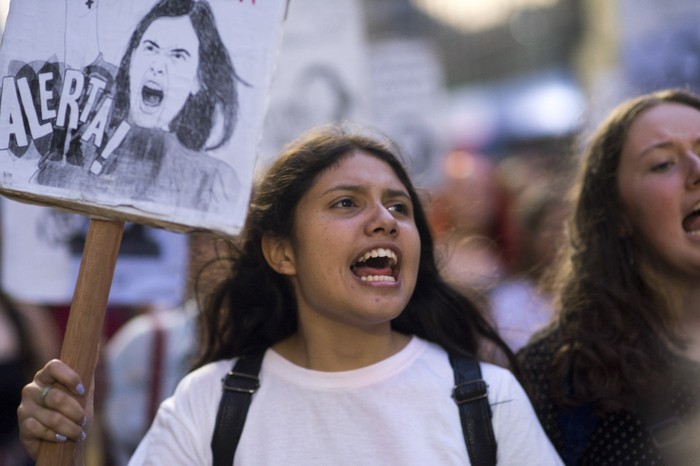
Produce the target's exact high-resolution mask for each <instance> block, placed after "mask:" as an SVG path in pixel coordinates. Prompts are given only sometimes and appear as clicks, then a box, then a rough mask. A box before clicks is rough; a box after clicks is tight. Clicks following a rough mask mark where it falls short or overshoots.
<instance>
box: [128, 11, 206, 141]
mask: <svg viewBox="0 0 700 466" xmlns="http://www.w3.org/2000/svg"><path fill="white" fill-rule="evenodd" d="M198 66H199V40H198V38H197V34H196V32H195V30H194V27H193V26H192V22H191V21H190V19H189V18H188V17H187V16H180V17H174V18H160V19H157V20H155V21H154V22H152V23H151V24H150V26H149V27H148V28H147V29H146V31H145V32H144V34H143V37H142V38H141V42H140V43H139V45H138V46H137V47H136V48H135V49H134V51H133V52H132V55H131V64H130V68H129V81H130V83H129V91H130V92H129V96H130V97H129V98H130V102H129V104H130V105H129V108H130V111H129V119H130V120H131V123H133V124H135V125H136V126H141V127H143V128H159V129H162V130H165V131H168V130H169V126H170V122H171V121H172V120H173V119H174V118H175V116H176V115H177V114H178V113H179V112H180V110H181V109H182V107H183V106H184V105H185V102H186V101H187V99H188V97H189V96H190V95H194V94H196V93H197V92H198V91H199V78H198V76H197V69H198Z"/></svg>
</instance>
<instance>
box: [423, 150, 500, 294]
mask: <svg viewBox="0 0 700 466" xmlns="http://www.w3.org/2000/svg"><path fill="white" fill-rule="evenodd" d="M507 203H508V199H507V196H506V191H505V189H504V187H503V185H502V183H501V179H500V177H499V175H498V172H497V170H496V166H495V164H494V163H493V162H492V161H491V160H490V159H489V158H488V157H487V156H485V155H481V154H477V153H473V152H470V151H466V150H455V151H452V152H450V153H449V154H448V155H447V156H446V157H445V160H444V164H443V182H442V183H441V184H440V185H439V186H438V187H437V188H436V189H435V190H434V191H433V193H432V195H431V200H430V205H429V209H428V211H429V215H430V221H431V225H432V228H433V230H434V232H435V237H436V242H437V246H438V255H439V257H440V259H441V263H440V265H441V268H442V269H441V270H442V272H443V274H444V276H445V278H446V279H447V280H448V281H449V282H450V283H452V284H453V285H455V286H457V287H458V288H459V289H462V290H463V291H464V292H467V293H470V292H471V290H474V291H479V292H482V291H486V290H488V289H490V288H492V287H494V286H495V285H496V284H497V283H498V282H499V281H500V280H501V278H502V276H503V273H504V266H505V262H506V259H505V256H506V254H508V251H509V248H510V241H511V238H510V232H509V231H508V228H507V223H506V220H507V217H506V212H507Z"/></svg>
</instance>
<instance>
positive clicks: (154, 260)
mask: <svg viewBox="0 0 700 466" xmlns="http://www.w3.org/2000/svg"><path fill="white" fill-rule="evenodd" d="M0 212H1V213H2V216H1V218H2V254H1V257H2V272H1V273H0V276H1V277H2V285H1V287H2V289H3V290H5V291H6V292H7V293H9V294H10V295H11V296H13V297H15V298H17V299H20V300H22V301H28V302H34V303H41V304H47V305H57V306H61V305H65V304H66V303H70V302H71V299H72V297H73V291H74V288H75V283H76V280H77V276H78V269H79V265H80V259H81V254H82V252H83V247H84V241H85V233H86V231H87V228H88V222H89V220H88V218H87V217H85V216H82V215H77V214H71V213H68V212H63V211H59V210H56V209H52V208H49V207H42V206H34V205H28V204H25V203H20V202H14V201H12V200H8V199H0ZM187 244H188V241H187V235H184V234H181V233H174V232H170V231H166V230H163V229H159V228H149V227H145V226H143V225H140V224H136V223H127V224H126V225H125V228H124V235H123V237H122V241H121V247H120V253H119V260H118V261H117V265H116V268H115V270H114V279H113V280H112V286H111V289H110V293H109V302H110V304H113V305H122V306H125V305H144V304H156V305H160V306H164V307H172V306H176V305H178V304H180V303H181V302H182V300H183V298H184V296H183V293H184V288H185V283H186V279H187V275H186V274H187Z"/></svg>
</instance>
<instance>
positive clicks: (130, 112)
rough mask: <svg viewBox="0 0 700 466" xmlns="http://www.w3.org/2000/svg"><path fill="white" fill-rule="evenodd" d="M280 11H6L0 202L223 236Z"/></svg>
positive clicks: (231, 218)
mask: <svg viewBox="0 0 700 466" xmlns="http://www.w3.org/2000/svg"><path fill="white" fill-rule="evenodd" d="M287 1H288V0H265V1H255V0H239V1H231V0H196V1H192V0H160V1H158V2H155V1H154V0H90V1H82V0H80V1H70V2H63V1H57V0H13V1H12V3H11V4H10V13H9V16H8V21H7V25H6V29H5V32H4V35H3V41H2V46H1V47H0V73H1V76H2V83H1V84H2V90H1V91H0V193H2V194H4V195H7V196H8V197H13V198H17V199H20V200H24V201H28V202H33V203H39V204H47V205H55V206H60V207H63V208H67V209H69V210H73V211H77V212H81V213H85V214H89V215H97V216H103V217H107V218H114V219H121V220H132V221H136V222H140V223H144V224H148V225H155V226H159V227H165V228H169V229H173V230H178V231H187V230H202V229H203V230H211V231H214V232H219V233H223V234H228V235H232V234H236V233H237V232H238V231H239V230H240V228H241V226H242V224H243V221H244V218H245V212H246V205H247V202H248V198H249V194H250V188H251V185H252V177H253V169H254V166H255V158H256V152H257V147H258V144H259V141H260V137H261V132H262V125H263V121H264V115H265V111H266V108H267V102H268V98H269V96H268V92H269V85H270V82H271V78H272V72H273V70H274V61H275V59H276V57H277V51H278V47H279V42H280V39H281V31H282V24H283V21H284V15H285V12H286V8H287Z"/></svg>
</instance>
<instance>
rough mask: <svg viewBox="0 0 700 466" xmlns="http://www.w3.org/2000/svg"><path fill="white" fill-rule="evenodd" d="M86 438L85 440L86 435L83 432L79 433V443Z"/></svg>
mask: <svg viewBox="0 0 700 466" xmlns="http://www.w3.org/2000/svg"><path fill="white" fill-rule="evenodd" d="M86 438H87V434H86V433H85V432H84V431H83V432H81V433H80V441H81V442H84V441H85V439H86Z"/></svg>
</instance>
